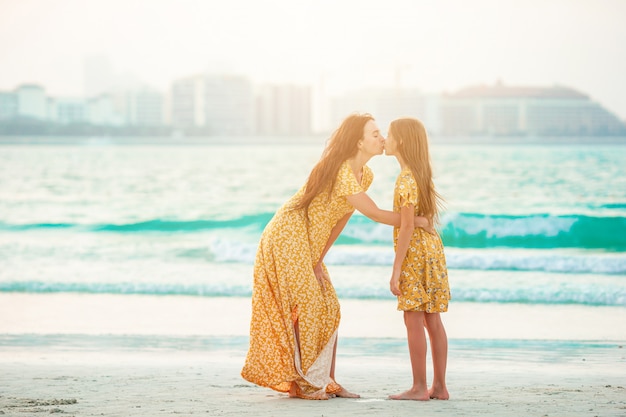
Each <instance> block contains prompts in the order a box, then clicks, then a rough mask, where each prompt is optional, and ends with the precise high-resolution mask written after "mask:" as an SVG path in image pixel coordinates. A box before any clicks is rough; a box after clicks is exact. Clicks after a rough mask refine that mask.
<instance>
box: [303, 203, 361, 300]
mask: <svg viewBox="0 0 626 417" xmlns="http://www.w3.org/2000/svg"><path fill="white" fill-rule="evenodd" d="M352 213H353V212H352V211H351V212H350V213H348V214H346V215H345V216H343V217H342V218H341V219H339V221H338V222H337V224H336V225H335V227H333V228H332V230H331V231H330V236H329V237H328V241H326V246H324V249H323V250H322V254H321V256H320V259H319V260H318V262H317V264H315V266H314V267H313V271H314V272H315V277H316V278H317V280H318V281H319V283H320V285H321V286H322V289H323V290H325V289H326V281H330V277H329V276H328V275H327V274H326V273H325V272H324V268H323V267H322V263H323V262H324V257H325V256H326V254H327V253H328V251H329V250H330V248H331V246H333V244H334V243H335V241H336V240H337V238H338V237H339V235H340V234H341V231H342V230H343V229H344V227H346V224H348V220H350V216H352Z"/></svg>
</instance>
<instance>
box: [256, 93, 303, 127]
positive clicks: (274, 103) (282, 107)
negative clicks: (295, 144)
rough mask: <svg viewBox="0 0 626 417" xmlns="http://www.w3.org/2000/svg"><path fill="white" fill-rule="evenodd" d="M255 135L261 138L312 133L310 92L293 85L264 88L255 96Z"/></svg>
mask: <svg viewBox="0 0 626 417" xmlns="http://www.w3.org/2000/svg"><path fill="white" fill-rule="evenodd" d="M255 118H256V124H255V129H254V130H255V132H256V133H257V134H259V135H308V134H310V133H311V88H310V87H309V86H300V85H292V84H284V85H264V86H261V87H260V88H259V89H258V91H257V95H256V109H255Z"/></svg>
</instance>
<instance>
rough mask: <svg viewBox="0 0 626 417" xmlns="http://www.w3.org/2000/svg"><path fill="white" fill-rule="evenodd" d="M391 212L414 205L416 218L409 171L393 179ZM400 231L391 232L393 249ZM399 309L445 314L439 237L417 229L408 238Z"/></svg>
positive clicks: (446, 287)
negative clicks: (394, 183)
mask: <svg viewBox="0 0 626 417" xmlns="http://www.w3.org/2000/svg"><path fill="white" fill-rule="evenodd" d="M393 194H394V195H393V211H395V212H400V208H401V207H402V206H407V205H409V204H412V205H414V206H415V215H416V216H418V215H419V212H420V211H419V189H418V188H417V183H416V182H415V178H414V177H413V173H412V172H411V170H410V169H405V170H402V172H401V173H400V175H398V178H397V180H396V186H395V189H394V193H393ZM399 230H400V229H399V228H398V227H394V229H393V244H394V249H395V248H396V247H397V245H398V233H399ZM400 291H401V292H402V295H400V296H398V310H401V311H425V312H427V313H442V312H445V311H448V301H449V300H450V286H449V284H448V269H447V267H446V257H445V254H444V250H443V243H442V242H441V238H440V237H439V235H438V234H431V233H428V232H426V231H425V230H424V229H422V228H419V227H418V228H416V229H415V230H414V231H413V236H412V237H411V243H410V245H409V249H408V250H407V255H406V257H405V258H404V261H403V262H402V272H401V273H400Z"/></svg>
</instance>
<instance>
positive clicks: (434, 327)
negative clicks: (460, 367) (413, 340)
mask: <svg viewBox="0 0 626 417" xmlns="http://www.w3.org/2000/svg"><path fill="white" fill-rule="evenodd" d="M424 321H425V323H426V329H427V330H428V336H429V338H430V349H431V355H432V357H433V384H432V386H431V387H430V389H429V390H428V394H429V396H430V398H435V399H438V400H447V399H448V398H450V394H449V393H448V388H447V387H446V367H447V363H448V336H447V335H446V329H445V328H444V326H443V323H442V321H441V316H440V314H439V313H426V316H425V320H424Z"/></svg>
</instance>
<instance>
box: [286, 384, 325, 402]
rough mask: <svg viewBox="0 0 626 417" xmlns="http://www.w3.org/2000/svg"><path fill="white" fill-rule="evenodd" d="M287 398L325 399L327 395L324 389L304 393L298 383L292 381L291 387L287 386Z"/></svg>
mask: <svg viewBox="0 0 626 417" xmlns="http://www.w3.org/2000/svg"><path fill="white" fill-rule="evenodd" d="M289 398H302V399H303V400H327V399H328V398H329V397H328V394H326V393H325V392H324V391H321V392H320V391H317V392H314V393H312V394H305V393H303V392H302V389H300V387H299V386H298V384H296V383H295V382H292V383H291V387H289Z"/></svg>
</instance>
